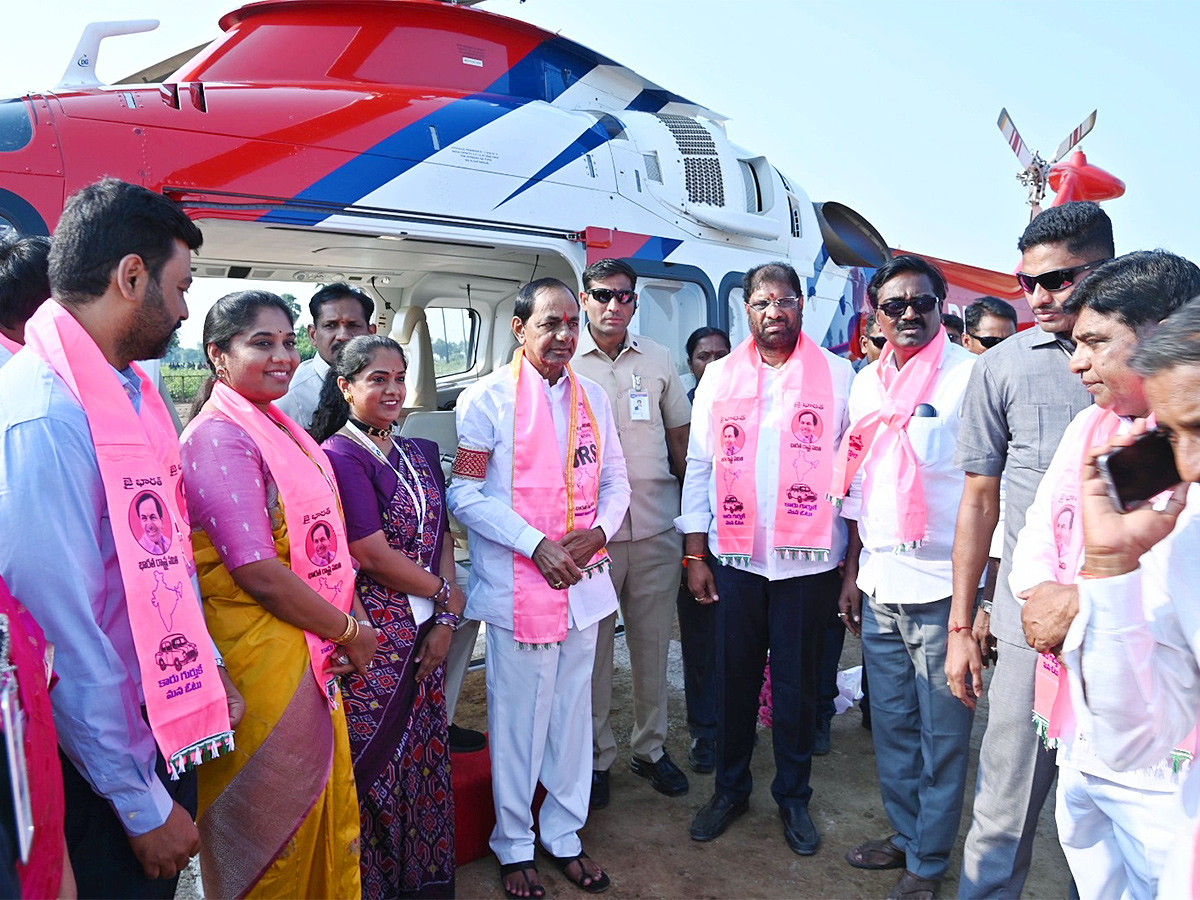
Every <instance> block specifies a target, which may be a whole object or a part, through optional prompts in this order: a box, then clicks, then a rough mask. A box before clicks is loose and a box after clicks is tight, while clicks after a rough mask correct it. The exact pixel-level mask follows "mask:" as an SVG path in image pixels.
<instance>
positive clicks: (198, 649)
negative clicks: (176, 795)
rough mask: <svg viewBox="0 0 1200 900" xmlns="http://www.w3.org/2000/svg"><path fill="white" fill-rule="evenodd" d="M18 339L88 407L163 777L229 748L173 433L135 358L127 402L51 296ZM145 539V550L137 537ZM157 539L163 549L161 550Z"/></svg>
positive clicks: (107, 367)
mask: <svg viewBox="0 0 1200 900" xmlns="http://www.w3.org/2000/svg"><path fill="white" fill-rule="evenodd" d="M25 338H26V341H27V343H26V346H27V347H28V348H29V349H30V350H31V351H32V352H33V353H36V354H37V355H38V356H40V357H42V359H44V360H45V361H46V362H47V364H49V365H50V367H51V368H52V369H54V371H55V372H56V373H57V374H58V376H59V377H60V378H62V380H63V381H64V382H65V383H66V385H67V387H68V388H69V389H70V390H71V393H72V394H73V395H74V396H75V399H76V400H78V401H79V403H80V405H81V406H83V411H84V413H86V414H87V420H88V428H89V429H90V430H91V433H92V441H93V442H94V443H95V446H96V458H97V460H98V462H99V466H100V477H101V479H102V480H103V482H104V496H105V500H106V501H107V504H108V512H109V520H110V522H111V524H112V532H113V540H114V543H115V545H116V550H117V560H118V562H119V563H120V566H121V580H122V582H123V583H124V587H125V606H126V610H127V613H128V616H129V626H130V630H131V631H132V633H133V643H134V647H135V649H136V650H137V657H138V667H139V669H140V671H141V676H142V694H143V695H144V696H145V700H146V715H147V717H148V718H149V720H150V730H151V731H152V732H153V733H154V739H155V741H157V742H158V746H159V748H160V749H161V750H162V755H163V757H164V758H165V759H166V761H167V769H168V771H169V772H170V773H171V778H172V779H177V778H178V777H179V776H180V774H182V773H183V772H185V771H187V770H188V769H189V768H191V767H193V766H197V765H199V764H200V763H201V762H203V761H204V760H205V759H206V758H207V759H213V758H215V757H216V756H218V755H219V754H220V752H221V750H222V749H225V750H232V749H233V731H232V729H231V728H230V727H229V711H228V708H227V706H226V701H225V689H224V687H223V686H222V684H221V679H220V676H219V675H218V674H217V664H216V659H215V658H214V656H213V650H212V642H211V641H210V640H209V637H208V629H207V628H206V627H205V624H204V616H203V614H202V612H201V609H200V603H199V601H198V600H197V599H196V594H195V591H194V590H193V588H192V577H191V574H192V572H194V571H195V565H194V564H193V562H192V545H191V540H190V538H189V535H190V534H191V529H190V527H189V525H188V519H187V507H186V505H185V504H184V502H183V484H182V481H183V466H182V465H181V464H180V462H179V439H178V438H177V437H176V435H175V426H174V425H173V423H172V421H171V416H170V414H169V413H168V412H167V408H166V405H165V404H164V403H163V401H162V398H161V397H159V395H158V391H156V390H155V389H154V386H153V385H152V384H151V383H150V381H149V379H147V378H146V376H145V375H144V374H143V373H142V371H141V370H140V369H139V368H138V367H137V366H136V365H135V366H134V367H133V370H134V372H135V373H136V374H137V376H138V378H139V379H140V380H141V388H142V396H141V411H140V413H139V412H135V410H134V408H133V405H132V404H131V403H130V401H129V397H128V395H126V393H125V390H124V389H123V388H122V387H121V385H120V382H119V381H118V379H117V376H116V374H115V373H114V372H113V370H112V367H111V366H110V365H109V364H108V361H107V360H106V359H105V358H104V355H103V354H102V353H101V352H100V348H99V347H97V346H96V344H95V342H94V341H93V340H92V339H91V337H90V336H89V335H88V333H87V332H86V331H84V330H83V327H82V326H81V325H80V324H79V323H78V322H77V321H75V318H74V317H73V316H72V315H71V314H70V313H68V312H67V311H66V310H65V309H63V308H62V307H61V306H59V305H58V304H57V303H44V304H42V306H41V308H39V309H38V311H37V312H36V313H34V315H33V318H31V319H30V320H29V322H28V323H27V324H26V326H25ZM151 541H152V542H153V544H152V545H153V546H154V547H155V549H154V550H147V549H145V548H144V547H143V543H142V542H147V543H150V542H151ZM164 547H165V548H166V549H165V550H164V549H162V548H164Z"/></svg>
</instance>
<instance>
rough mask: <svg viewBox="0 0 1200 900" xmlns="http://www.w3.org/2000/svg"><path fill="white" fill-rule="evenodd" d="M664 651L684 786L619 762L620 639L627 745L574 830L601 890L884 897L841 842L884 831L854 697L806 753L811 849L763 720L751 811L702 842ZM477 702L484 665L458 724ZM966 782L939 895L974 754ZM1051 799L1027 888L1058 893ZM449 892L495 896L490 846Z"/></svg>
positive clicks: (544, 871)
mask: <svg viewBox="0 0 1200 900" xmlns="http://www.w3.org/2000/svg"><path fill="white" fill-rule="evenodd" d="M671 650H672V658H671V681H672V688H671V700H670V702H671V706H670V722H671V731H670V736H669V738H668V742H667V749H668V751H669V752H670V754H671V758H672V759H674V760H675V761H676V762H678V763H679V765H680V767H681V768H684V771H685V772H686V773H687V776H688V779H689V780H690V782H691V789H690V790H689V791H688V793H687V794H685V795H684V796H682V797H675V798H668V797H664V796H662V795H661V794H659V793H657V792H656V791H654V790H653V789H652V788H651V787H650V785H649V784H648V783H647V782H646V781H644V780H643V779H641V778H638V777H637V776H635V775H633V774H632V773H631V772H630V771H629V750H628V740H629V732H630V728H631V725H632V702H631V700H630V696H629V664H628V657H627V656H625V654H624V643H623V642H622V641H621V640H620V639H619V638H618V640H617V655H618V658H617V661H616V675H615V686H614V690H613V715H614V729H615V731H616V734H617V740H618V742H624V744H625V746H624V747H623V749H622V752H621V755H620V757H619V758H618V760H617V762H616V764H615V765H614V766H613V768H612V770H611V771H612V802H611V803H610V805H609V806H608V808H607V809H604V810H601V811H599V812H595V813H593V814H592V815H591V817H590V818H589V820H588V824H587V827H586V828H585V829H584V831H583V832H582V838H583V842H584V846H585V847H586V849H587V851H588V853H589V854H590V855H591V856H592V857H593V858H595V859H596V860H597V861H598V862H599V863H600V864H601V865H602V866H603V867H604V868H605V870H606V871H607V872H608V873H609V875H610V876H611V878H612V880H613V885H612V887H611V888H610V889H609V891H608V892H607V894H606V896H608V897H613V898H621V897H628V898H634V897H638V898H641V897H664V898H674V897H681V898H682V897H696V898H723V897H736V898H739V900H744V898H758V897H764V898H767V897H788V898H793V897H796V898H798V897H814V898H851V897H879V898H882V897H885V896H887V893H888V891H889V890H890V889H891V886H892V884H893V882H894V881H895V879H896V875H897V873H896V872H867V871H863V870H860V869H854V868H851V867H850V866H849V865H847V863H846V862H845V860H844V859H843V855H844V854H845V852H846V851H847V850H848V849H850V848H851V847H853V846H855V845H857V844H858V843H859V842H861V841H863V840H866V839H868V838H879V837H885V836H887V835H888V834H889V833H890V829H889V827H888V821H887V816H886V815H885V813H884V811H883V805H882V803H881V802H880V799H879V786H878V781H877V778H876V774H875V753H874V749H873V747H872V743H871V733H870V732H869V731H867V730H866V729H865V728H863V727H862V715H861V714H860V713H859V711H858V709H857V708H854V709H850V710H848V711H847V712H846V713H844V714H843V715H840V716H837V717H835V718H834V720H833V742H832V743H833V749H832V750H831V752H830V753H829V755H828V756H823V757H817V758H816V759H815V761H814V764H813V774H812V785H813V799H812V804H811V806H810V807H809V810H810V812H811V814H812V817H813V820H814V821H815V822H816V825H817V828H818V830H819V831H820V832H821V848H820V850H818V851H817V853H816V855H815V856H811V857H801V856H797V855H796V854H794V853H793V852H792V851H791V850H789V849H788V847H787V844H785V843H784V840H783V833H782V826H781V825H780V821H779V816H778V813H777V811H776V806H775V803H774V801H773V799H772V798H771V791H770V787H771V778H772V777H773V774H774V764H773V761H772V758H771V741H770V735H769V734H767V733H765V732H766V731H767V729H764V728H762V727H761V726H760V728H759V732H760V738H759V746H758V749H757V751H756V752H755V755H754V764H753V771H754V778H755V786H754V794H753V796H752V798H751V801H750V811H749V812H748V813H747V814H746V815H744V816H742V817H741V818H740V819H738V820H736V821H735V822H734V823H733V824H732V825H731V826H730V827H729V830H727V831H726V832H725V834H723V835H722V836H721V837H719V838H717V840H715V841H712V842H710V843H707V844H701V843H697V842H696V841H693V840H691V838H690V837H689V836H688V826H689V825H690V824H691V820H692V817H693V816H694V815H695V813H696V811H697V810H698V809H700V807H701V806H703V805H704V804H705V803H706V802H708V799H709V798H710V797H711V796H712V791H713V776H712V775H697V774H695V773H694V772H692V771H691V770H690V769H687V768H686V760H687V751H688V737H687V721H686V716H685V711H684V699H683V671H682V663H681V660H680V657H679V644H678V642H677V641H676V642H672V647H671ZM861 659H862V657H861V650H860V645H859V642H858V640H857V639H855V638H853V637H847V639H846V647H845V650H844V652H843V654H842V662H841V665H842V668H846V667H849V666H854V665H858V664H859V663H860V662H861ZM485 702H486V698H485V687H484V677H483V672H482V671H473V672H471V673H470V674H469V675H468V678H467V682H466V684H465V686H464V688H463V693H462V697H461V699H460V700H459V706H458V714H457V717H456V718H457V722H458V724H459V725H463V726H466V727H471V728H478V729H480V730H483V729H485V728H486V724H487V711H486V708H485V705H484V704H485ZM986 722H987V706H986V701H985V702H983V703H981V704H980V710H979V712H978V714H977V715H976V718H975V728H974V732H973V734H972V745H973V754H972V756H973V759H974V758H977V757H978V749H979V741H980V739H981V737H982V735H983V729H984V725H985V724H986ZM967 784H968V788H967V800H966V807H965V809H964V810H963V819H962V823H961V825H960V827H959V838H958V841H957V845H956V847H955V852H954V856H953V857H952V858H951V860H950V869H949V871H948V873H947V878H946V880H945V881H944V882H943V884H942V889H941V892H940V896H942V897H953V896H955V895H956V894H957V889H958V884H957V883H958V872H959V868H960V866H961V859H962V843H963V839H964V838H965V837H966V832H967V826H968V823H969V822H970V818H971V796H972V794H973V788H974V784H975V766H974V764H972V766H971V771H970V773H969V776H968V781H967ZM1052 806H1053V803H1052V801H1051V802H1050V803H1047V805H1046V809H1045V810H1043V812H1042V818H1041V821H1040V823H1039V827H1038V836H1037V840H1036V842H1035V848H1034V857H1033V867H1032V870H1031V872H1030V876H1029V880H1028V882H1027V884H1026V887H1025V893H1024V896H1025V897H1032V898H1056V897H1059V898H1061V897H1066V896H1067V894H1068V890H1069V884H1070V877H1069V874H1068V871H1067V864H1066V861H1065V860H1064V859H1063V855H1062V850H1061V849H1060V847H1059V845H1058V839H1057V836H1056V832H1055V828H1054V811H1053V808H1052ZM539 859H540V861H539V869H540V874H541V877H542V881H543V883H544V884H545V885H546V888H547V896H548V897H569V896H574V897H580V896H583V895H582V892H580V891H578V890H576V889H575V888H574V887H572V886H571V885H570V884H569V883H568V882H567V881H566V880H565V879H564V878H563V877H562V876H561V875H559V873H558V871H557V869H555V868H554V867H553V865H552V864H550V863H549V862H548V861H546V860H545V859H544V858H542V857H539ZM458 896H459V897H467V898H473V897H480V898H484V897H503V896H504V894H503V891H502V890H501V888H500V884H499V870H498V867H497V864H496V861H495V859H494V858H492V857H490V856H489V857H487V858H485V859H482V860H478V861H476V862H474V863H471V864H470V865H468V866H464V867H463V868H461V869H459V870H458Z"/></svg>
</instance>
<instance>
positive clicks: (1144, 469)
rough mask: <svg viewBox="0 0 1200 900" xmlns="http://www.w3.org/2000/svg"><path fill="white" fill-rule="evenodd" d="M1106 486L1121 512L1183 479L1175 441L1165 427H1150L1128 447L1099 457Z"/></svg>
mask: <svg viewBox="0 0 1200 900" xmlns="http://www.w3.org/2000/svg"><path fill="white" fill-rule="evenodd" d="M1096 466H1097V467H1098V468H1099V469H1100V477H1101V478H1103V479H1104V487H1105V488H1106V489H1107V490H1108V496H1109V499H1111V500H1112V502H1113V506H1115V507H1116V508H1117V512H1122V513H1126V512H1129V511H1130V510H1134V509H1137V508H1138V507H1139V506H1141V505H1142V504H1143V503H1145V502H1146V501H1147V500H1149V499H1150V498H1151V497H1154V496H1157V495H1158V494H1161V493H1162V492H1163V491H1167V490H1170V489H1171V488H1173V487H1175V485H1177V484H1179V482H1181V481H1183V478H1181V477H1180V475H1179V470H1178V469H1176V468H1175V452H1174V451H1173V450H1172V449H1171V441H1170V440H1169V439H1168V438H1167V436H1166V435H1165V434H1163V433H1162V432H1161V431H1147V432H1146V433H1145V434H1143V435H1141V436H1139V437H1138V439H1137V440H1135V441H1134V442H1133V443H1132V444H1130V445H1129V446H1128V447H1121V448H1119V449H1117V450H1113V451H1112V452H1110V453H1105V454H1104V455H1103V456H1101V457H1099V458H1098V459H1097V460H1096Z"/></svg>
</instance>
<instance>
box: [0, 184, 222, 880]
mask: <svg viewBox="0 0 1200 900" xmlns="http://www.w3.org/2000/svg"><path fill="white" fill-rule="evenodd" d="M200 242H201V235H200V231H199V229H198V228H196V226H195V225H194V224H193V223H192V222H191V221H190V220H189V219H188V218H187V217H186V216H185V215H184V214H183V213H182V211H181V210H180V209H179V208H178V207H177V206H175V205H174V204H173V203H171V202H170V201H169V200H167V199H166V198H165V197H162V196H161V195H158V194H154V193H152V192H150V191H147V190H145V189H143V188H140V187H135V186H133V185H128V184H124V183H122V182H119V181H115V180H112V179H106V180H105V181H102V182H99V183H97V184H95V185H92V186H90V187H88V188H85V189H84V190H82V191H80V192H79V193H78V194H76V195H75V196H74V197H72V198H71V200H70V201H68V204H67V207H66V209H65V210H64V212H63V216H62V219H61V220H60V222H59V226H58V230H57V232H56V239H55V242H54V246H53V249H52V251H51V256H50V281H51V286H52V289H53V293H54V300H53V301H51V302H59V303H60V305H62V306H63V307H64V308H65V309H66V310H67V311H68V312H69V313H70V314H71V315H72V316H74V317H75V319H76V320H77V321H78V322H79V324H80V325H81V326H82V327H83V329H84V331H86V332H87V334H88V335H89V336H90V337H91V339H92V340H93V341H95V343H96V345H97V347H98V348H99V349H100V350H101V352H103V353H104V356H105V358H106V359H107V360H108V363H109V364H110V365H111V366H112V373H111V374H109V373H105V372H97V373H95V376H96V377H109V378H111V377H113V375H115V377H116V378H117V379H118V381H119V383H120V385H121V387H122V388H123V389H124V390H125V393H126V394H127V395H128V397H129V400H130V402H131V403H132V404H133V406H134V408H135V409H140V406H141V401H142V397H141V391H140V382H139V379H138V378H137V376H136V373H135V372H134V370H133V369H132V368H131V361H132V360H133V359H137V358H148V357H156V356H161V355H162V353H163V352H164V351H165V349H166V345H167V342H168V340H169V339H170V336H171V333H172V332H173V331H174V330H175V329H176V328H177V327H178V325H179V323H180V321H181V320H182V319H183V318H186V316H187V304H186V302H185V300H184V293H185V291H186V290H187V288H188V286H189V285H190V284H191V253H190V250H191V249H195V248H197V247H199V245H200ZM0 397H3V398H4V402H3V404H2V405H0V522H4V523H5V526H6V528H5V540H4V541H3V542H0V576H2V577H3V578H4V580H5V581H6V582H7V584H8V585H9V587H10V589H11V590H12V592H13V595H14V596H16V597H17V598H18V599H20V600H21V602H22V603H24V605H25V606H26V607H27V608H28V610H29V611H30V613H31V614H32V615H33V616H34V618H35V619H36V620H37V621H38V624H39V625H41V627H42V629H43V630H44V631H45V633H46V638H47V640H49V641H50V642H52V643H53V644H54V645H55V648H56V653H55V658H54V667H55V672H56V673H57V675H58V677H59V681H58V684H57V685H56V687H55V688H54V690H53V692H52V695H51V701H52V703H53V707H54V718H55V725H56V726H57V729H58V735H59V744H60V747H61V749H62V751H63V753H64V755H65V757H66V759H65V761H64V764H63V780H64V785H65V790H66V822H65V827H66V835H67V849H68V852H69V853H70V856H71V861H72V865H73V866H74V869H75V873H76V878H77V882H78V887H79V894H80V896H87V897H100V896H116V897H167V898H170V897H173V896H174V892H175V884H176V880H177V876H178V871H179V870H180V869H182V868H183V867H184V866H186V865H187V861H188V859H189V858H190V857H191V856H192V855H194V854H195V853H196V852H197V850H198V848H199V835H198V832H197V830H196V826H195V824H194V822H193V821H192V817H193V816H194V814H195V809H196V806H195V803H196V789H195V775H194V773H188V774H185V775H183V776H182V777H181V778H180V779H179V780H178V781H167V779H166V768H165V764H164V763H163V760H162V758H161V756H159V754H158V752H157V749H156V746H155V741H154V737H153V735H152V734H151V731H150V727H149V725H148V724H147V722H146V720H145V717H144V712H143V702H144V698H143V694H142V687H141V674H140V669H139V666H138V657H137V653H136V650H135V648H134V642H133V636H132V631H131V628H130V623H129V614H128V611H127V608H126V600H125V587H124V583H123V581H122V575H121V568H120V564H119V562H118V559H117V552H116V547H115V544H114V540H113V530H112V523H111V521H110V515H109V510H108V508H107V507H108V504H107V501H106V498H105V490H104V484H103V482H102V480H101V475H100V468H99V463H98V461H97V456H96V450H95V447H94V444H93V440H92V434H91V431H90V429H89V427H88V420H87V415H86V413H85V412H84V409H83V407H82V406H81V405H80V403H79V401H78V400H77V399H76V398H75V396H74V395H73V394H72V392H71V390H70V389H69V388H68V387H67V385H66V383H65V382H64V381H63V380H62V378H61V377H60V376H59V375H58V374H56V373H55V371H54V370H53V368H52V367H51V366H50V364H49V363H47V362H46V361H45V360H44V359H43V358H42V357H41V356H39V355H37V354H35V353H34V352H32V351H30V350H28V349H27V350H25V351H23V352H21V353H19V354H18V355H17V356H15V357H14V358H13V359H12V361H11V362H9V363H8V364H7V365H6V366H4V368H3V369H2V370H0ZM117 515H118V518H119V517H122V516H124V515H125V513H124V512H121V513H118V514H117ZM218 663H219V660H218ZM220 671H221V673H222V676H223V682H224V683H225V685H226V688H227V690H230V689H231V685H230V683H229V681H228V676H227V675H225V674H224V669H221V670H220ZM233 698H236V704H237V705H239V706H240V702H241V701H240V698H237V692H236V691H232V694H231V710H230V712H231V718H236V717H240V713H239V712H236V711H235V708H234V703H233Z"/></svg>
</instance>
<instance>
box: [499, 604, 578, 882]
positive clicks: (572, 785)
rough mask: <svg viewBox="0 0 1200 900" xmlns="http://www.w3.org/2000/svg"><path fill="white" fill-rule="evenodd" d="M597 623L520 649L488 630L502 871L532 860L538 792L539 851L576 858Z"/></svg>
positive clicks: (509, 637) (508, 635)
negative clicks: (552, 643)
mask: <svg viewBox="0 0 1200 900" xmlns="http://www.w3.org/2000/svg"><path fill="white" fill-rule="evenodd" d="M597 630H598V625H596V624H593V625H591V626H589V627H588V628H585V629H583V631H580V630H579V629H577V628H575V627H572V628H571V629H570V630H568V631H567V638H566V640H565V641H563V642H562V643H561V644H559V645H558V646H556V647H552V648H549V649H544V650H522V649H519V648H518V647H517V643H516V641H515V640H514V639H513V633H512V632H511V631H509V630H508V629H506V628H500V627H498V626H496V625H492V624H491V623H489V624H488V627H487V694H488V729H489V734H488V746H489V749H490V751H491V756H492V799H493V801H494V803H495V805H496V827H495V829H493V831H492V836H491V840H490V841H489V843H490V844H491V847H492V852H493V853H495V854H496V858H497V859H499V860H500V863H501V864H502V865H506V864H508V863H514V862H522V861H524V860H527V859H533V813H532V811H531V809H530V807H531V806H532V804H533V792H534V789H535V788H536V787H537V784H538V782H539V781H540V782H541V783H542V786H543V787H544V788H545V789H546V799H545V801H544V802H543V803H542V808H541V811H540V813H539V815H538V830H539V832H540V834H541V840H542V846H543V847H545V848H546V850H547V851H548V852H549V853H551V854H553V855H554V856H574V855H575V854H577V853H579V851H580V850H581V847H582V845H581V844H580V842H579V835H578V832H579V829H581V828H582V827H583V825H584V823H585V822H586V821H587V814H588V802H589V800H590V798H591V792H592V693H591V682H592V664H593V662H594V660H595V657H596V632H597Z"/></svg>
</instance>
